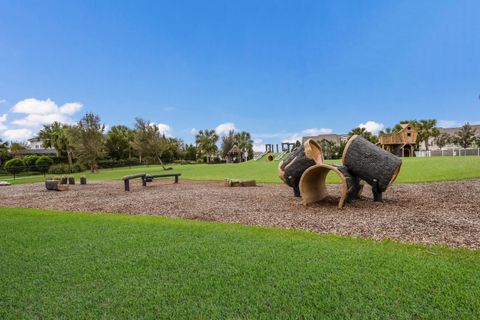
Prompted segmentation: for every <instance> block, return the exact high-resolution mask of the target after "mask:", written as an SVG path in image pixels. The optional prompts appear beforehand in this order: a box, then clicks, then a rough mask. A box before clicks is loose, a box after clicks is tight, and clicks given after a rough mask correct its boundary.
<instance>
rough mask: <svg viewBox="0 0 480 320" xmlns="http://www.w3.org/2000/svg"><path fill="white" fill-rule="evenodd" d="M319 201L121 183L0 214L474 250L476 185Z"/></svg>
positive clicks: (267, 191)
mask: <svg viewBox="0 0 480 320" xmlns="http://www.w3.org/2000/svg"><path fill="white" fill-rule="evenodd" d="M328 188H329V192H330V194H331V195H332V196H331V197H330V198H329V199H327V200H326V201H324V202H322V203H319V204H314V205H312V206H310V207H304V206H303V205H302V204H301V201H300V199H299V198H294V197H293V196H292V190H291V189H290V188H289V187H287V186H285V185H281V184H278V185H269V184H266V185H261V186H258V187H250V188H228V187H224V186H223V183H221V182H219V183H217V182H193V181H185V180H183V181H180V183H179V184H173V183H172V182H170V181H155V182H153V183H150V184H149V185H148V186H147V187H145V188H142V186H141V185H140V183H139V182H138V181H136V182H133V183H132V185H131V191H130V192H124V191H123V182H122V181H108V182H91V183H90V184H88V185H86V186H80V185H75V186H71V187H70V190H69V191H65V192H55V191H47V190H45V187H44V184H43V183H36V184H29V185H12V186H8V187H0V207H22V208H47V209H58V210H67V211H91V212H106V213H128V214H132V215H138V214H146V215H161V216H168V217H180V218H185V219H194V220H207V221H223V222H229V223H240V224H247V225H259V226H273V227H282V228H295V229H304V230H309V231H315V232H319V233H333V234H337V235H349V236H358V237H363V238H369V239H395V240H399V241H402V242H414V243H424V244H434V243H436V244H446V245H450V246H455V247H467V248H472V249H480V180H469V181H458V182H442V183H418V184H398V185H394V186H392V187H391V188H390V189H389V190H387V192H386V193H384V196H383V197H384V202H383V203H376V202H373V201H372V196H371V190H370V188H369V187H368V186H365V189H364V192H363V197H362V199H361V200H357V201H355V202H353V203H351V204H346V206H345V207H344V208H343V209H341V210H339V209H337V208H336V206H337V199H338V198H336V196H337V195H338V194H339V193H338V192H339V189H338V188H339V187H338V186H336V185H330V186H328Z"/></svg>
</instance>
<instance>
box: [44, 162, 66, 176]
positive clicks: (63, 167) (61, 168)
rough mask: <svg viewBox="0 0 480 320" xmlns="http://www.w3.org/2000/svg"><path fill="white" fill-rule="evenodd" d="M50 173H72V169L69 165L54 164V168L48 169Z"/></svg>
mask: <svg viewBox="0 0 480 320" xmlns="http://www.w3.org/2000/svg"><path fill="white" fill-rule="evenodd" d="M48 173H50V174H64V173H71V169H70V166H69V165H68V164H64V163H60V164H54V165H53V166H50V168H49V169H48Z"/></svg>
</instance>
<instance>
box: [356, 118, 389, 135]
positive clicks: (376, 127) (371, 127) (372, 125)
mask: <svg viewBox="0 0 480 320" xmlns="http://www.w3.org/2000/svg"><path fill="white" fill-rule="evenodd" d="M358 126H359V127H360V128H365V130H367V131H368V132H371V133H373V134H377V133H378V132H379V131H380V130H383V129H385V126H384V125H383V124H382V123H378V122H375V121H367V122H365V123H360V124H359V125H358Z"/></svg>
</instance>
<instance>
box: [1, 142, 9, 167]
mask: <svg viewBox="0 0 480 320" xmlns="http://www.w3.org/2000/svg"><path fill="white" fill-rule="evenodd" d="M9 159H11V156H10V153H9V152H8V142H3V141H2V139H0V166H1V165H2V164H3V163H4V162H5V161H7V160H9Z"/></svg>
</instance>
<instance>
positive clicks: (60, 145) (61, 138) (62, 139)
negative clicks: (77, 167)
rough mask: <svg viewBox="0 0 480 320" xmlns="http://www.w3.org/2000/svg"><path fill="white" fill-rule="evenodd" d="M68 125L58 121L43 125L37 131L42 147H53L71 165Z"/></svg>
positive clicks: (71, 155)
mask: <svg viewBox="0 0 480 320" xmlns="http://www.w3.org/2000/svg"><path fill="white" fill-rule="evenodd" d="M69 130H70V126H69V125H67V124H62V123H60V122H57V121H55V122H53V123H52V124H48V125H44V126H43V128H42V130H40V132H39V133H38V137H39V138H40V139H41V140H42V141H43V147H44V148H55V149H56V150H57V151H58V152H59V153H60V155H63V156H67V159H68V165H69V166H70V168H71V167H72V166H73V145H72V143H71V142H70V140H69V139H68V131H69Z"/></svg>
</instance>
